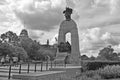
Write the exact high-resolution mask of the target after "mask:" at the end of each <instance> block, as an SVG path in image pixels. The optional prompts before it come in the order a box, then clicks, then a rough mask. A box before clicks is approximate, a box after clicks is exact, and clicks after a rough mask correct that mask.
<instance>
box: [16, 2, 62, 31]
mask: <svg viewBox="0 0 120 80" xmlns="http://www.w3.org/2000/svg"><path fill="white" fill-rule="evenodd" d="M21 1H23V2H24V3H26V4H25V5H23V4H22V5H20V6H21V7H20V6H18V5H17V4H14V6H15V5H16V8H15V9H14V11H15V13H16V15H17V17H18V18H19V19H20V20H21V21H22V23H24V22H25V25H26V27H27V28H29V29H34V30H44V31H50V30H53V29H56V25H59V23H60V22H61V21H62V20H63V14H62V11H63V7H62V6H61V5H62V4H64V1H63V0H60V1H58V0H41V1H38V0H33V1H29V4H28V3H27V2H25V0H21ZM27 1H28V0H27Z"/></svg>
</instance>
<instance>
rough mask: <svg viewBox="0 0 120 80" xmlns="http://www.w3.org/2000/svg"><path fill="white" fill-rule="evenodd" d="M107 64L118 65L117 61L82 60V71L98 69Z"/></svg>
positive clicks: (119, 63)
mask: <svg viewBox="0 0 120 80" xmlns="http://www.w3.org/2000/svg"><path fill="white" fill-rule="evenodd" d="M107 65H120V62H118V61H84V62H82V67H83V69H82V70H83V71H87V70H98V69H99V68H104V67H105V66H107Z"/></svg>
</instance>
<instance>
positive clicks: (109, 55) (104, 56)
mask: <svg viewBox="0 0 120 80" xmlns="http://www.w3.org/2000/svg"><path fill="white" fill-rule="evenodd" d="M119 56H120V53H119V52H118V53H117V52H115V51H114V49H113V48H112V46H111V45H109V46H107V47H104V48H103V49H101V50H100V51H99V53H98V56H97V57H94V56H91V57H88V56H87V55H82V56H81V59H82V60H108V61H120V57H119Z"/></svg>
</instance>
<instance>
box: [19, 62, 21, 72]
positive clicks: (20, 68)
mask: <svg viewBox="0 0 120 80" xmlns="http://www.w3.org/2000/svg"><path fill="white" fill-rule="evenodd" d="M19 74H21V63H20V65H19Z"/></svg>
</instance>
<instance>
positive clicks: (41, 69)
mask: <svg viewBox="0 0 120 80" xmlns="http://www.w3.org/2000/svg"><path fill="white" fill-rule="evenodd" d="M42 67H43V62H41V71H42Z"/></svg>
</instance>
